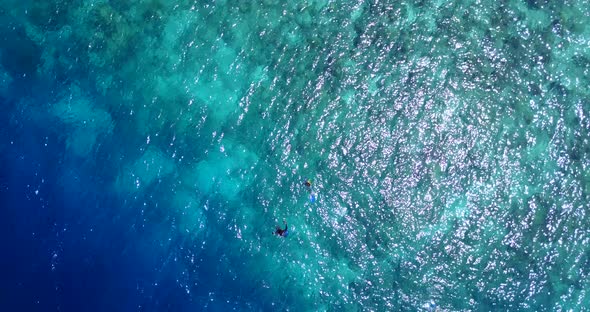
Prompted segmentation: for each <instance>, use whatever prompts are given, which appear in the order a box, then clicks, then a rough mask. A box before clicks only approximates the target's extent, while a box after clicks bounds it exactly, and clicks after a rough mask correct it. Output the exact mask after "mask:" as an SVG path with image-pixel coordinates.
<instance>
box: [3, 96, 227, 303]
mask: <svg viewBox="0 0 590 312" xmlns="http://www.w3.org/2000/svg"><path fill="white" fill-rule="evenodd" d="M2 108H3V114H2V115H1V120H0V121H1V122H2V124H4V125H7V124H10V125H11V127H2V128H0V139H1V141H0V142H2V143H1V144H0V152H1V153H0V162H1V163H2V166H1V167H0V207H1V209H0V238H1V246H0V248H1V249H2V255H3V256H2V257H0V277H1V278H0V310H1V311H162V310H169V311H184V310H189V309H193V310H194V309H195V308H198V307H201V308H202V307H204V306H207V304H208V302H211V300H210V298H209V296H208V294H210V293H213V291H214V290H215V289H212V288H211V287H209V288H208V287H207V286H206V285H203V286H204V287H201V288H200V291H199V293H197V294H196V295H195V294H191V295H189V294H188V293H187V292H186V290H185V289H184V288H182V287H181V286H180V284H179V280H181V279H183V278H186V276H185V274H184V273H183V272H184V271H186V270H185V268H184V267H183V266H182V265H181V264H179V263H177V262H176V261H175V260H174V259H171V257H173V256H171V254H173V253H171V252H170V248H169V246H174V245H177V246H180V245H181V244H182V242H177V241H175V239H174V238H171V239H170V240H169V241H168V242H166V244H163V243H162V242H160V241H159V240H160V238H158V237H156V234H155V233H156V232H157V230H158V228H157V226H150V225H149V224H148V225H145V224H144V225H138V224H140V223H141V222H140V220H141V216H140V215H139V212H140V211H141V207H140V206H141V205H139V204H135V203H129V202H126V201H124V200H121V199H119V198H116V197H115V196H113V195H112V194H109V192H108V190H106V187H105V186H104V185H102V182H101V180H100V179H99V178H97V177H96V176H95V174H92V173H91V172H88V170H91V169H92V170H96V169H95V168H90V169H89V168H88V167H86V169H84V168H85V167H84V166H83V165H81V166H80V167H77V168H73V167H72V168H68V165H71V164H68V165H66V164H64V163H63V159H62V157H63V154H62V153H63V150H64V146H63V145H64V143H63V142H61V141H60V138H58V137H56V136H52V135H46V134H44V133H43V131H42V129H39V128H38V127H37V126H36V125H34V124H31V123H27V122H26V121H23V120H22V119H21V118H20V116H18V114H15V106H14V105H10V103H9V102H8V101H7V100H3V103H2ZM46 142H50V143H49V144H47V146H45V143H46ZM77 165H80V164H77ZM80 168H83V169H80ZM84 170H86V171H84ZM64 172H65V173H66V174H64ZM64 176H65V177H66V178H64ZM68 179H69V181H68ZM137 202H141V199H137ZM158 233H159V232H158ZM213 256H214V255H213ZM212 260H213V259H207V260H206V261H212ZM199 274H201V275H203V276H205V277H207V275H211V276H209V278H208V279H211V280H212V279H214V278H215V270H214V269H211V268H205V269H204V270H203V271H202V272H197V273H196V275H197V276H198V275H199ZM222 284H225V283H223V282H222ZM227 285H231V284H230V283H227ZM209 306H210V308H211V309H210V310H227V309H228V308H232V307H236V306H238V305H237V303H235V302H234V304H231V305H230V304H222V305H219V304H217V303H216V304H211V303H209Z"/></svg>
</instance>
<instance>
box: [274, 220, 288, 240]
mask: <svg viewBox="0 0 590 312" xmlns="http://www.w3.org/2000/svg"><path fill="white" fill-rule="evenodd" d="M283 223H284V224H285V229H284V230H283V229H281V227H280V226H278V225H277V229H276V230H275V231H274V233H273V234H275V235H278V236H282V237H287V235H289V227H288V226H287V221H286V220H285V219H283Z"/></svg>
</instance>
